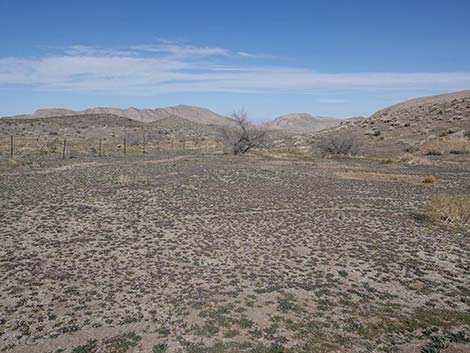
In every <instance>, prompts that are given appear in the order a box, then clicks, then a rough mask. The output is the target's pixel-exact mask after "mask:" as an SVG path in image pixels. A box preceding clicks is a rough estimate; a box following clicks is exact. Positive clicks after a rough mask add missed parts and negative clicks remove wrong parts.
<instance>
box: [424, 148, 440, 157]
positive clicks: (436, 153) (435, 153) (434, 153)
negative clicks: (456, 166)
mask: <svg viewBox="0 0 470 353" xmlns="http://www.w3.org/2000/svg"><path fill="white" fill-rule="evenodd" d="M426 155H428V156H442V151H439V150H438V149H432V150H429V151H427V152H426Z"/></svg>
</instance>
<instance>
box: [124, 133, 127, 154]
mask: <svg viewBox="0 0 470 353" xmlns="http://www.w3.org/2000/svg"><path fill="white" fill-rule="evenodd" d="M124 155H125V156H127V139H126V138H125V137H124Z"/></svg>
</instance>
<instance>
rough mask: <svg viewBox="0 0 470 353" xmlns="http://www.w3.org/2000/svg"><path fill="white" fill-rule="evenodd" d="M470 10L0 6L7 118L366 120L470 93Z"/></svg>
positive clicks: (423, 5) (305, 4)
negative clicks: (112, 110) (164, 110)
mask: <svg viewBox="0 0 470 353" xmlns="http://www.w3.org/2000/svg"><path fill="white" fill-rule="evenodd" d="M469 13H470V1H466V0H461V1H456V0H454V1H453V0H447V1H442V0H440V1H434V0H427V1H424V0H423V1H417V0H415V1H413V0H408V1H399V0H395V1H378V0H375V1H366V0H362V1H361V0H356V1H340V0H336V1H335V0H330V1H313V0H311V1H295V0H291V1H287V0H286V1H274V0H271V1H255V0H252V1H240V0H238V1H220V0H219V1H205V0H199V1H194V0H193V1H177V0H174V1H137V0H136V1H119V0H114V1H87V0H81V1H73V0H70V1H47V0H43V1H23V0H0V23H1V30H0V116H2V115H12V114H19V113H30V112H32V111H34V110H35V109H37V108H43V107H65V108H70V109H84V108H88V107H93V106H116V107H123V108H125V107H129V106H135V107H138V108H155V107H160V106H168V105H175V104H190V105H199V106H205V107H207V108H209V109H212V110H214V111H216V112H219V113H221V114H229V113H230V112H231V111H233V110H235V109H238V108H240V107H244V108H245V109H247V110H248V112H249V113H250V114H251V116H252V117H253V118H254V119H255V120H258V121H261V120H266V119H269V118H272V117H275V116H277V115H280V114H285V113H289V112H309V113H312V114H316V115H330V116H338V117H349V116H356V115H369V114H371V113H373V112H374V111H375V110H377V109H380V108H382V107H384V106H387V105H390V104H393V103H395V102H398V101H401V100H404V99H408V98H413V97H417V96H423V95H430V94H438V93H444V92H451V91H457V90H462V89H470V39H469V33H470V21H469V20H468V14H469Z"/></svg>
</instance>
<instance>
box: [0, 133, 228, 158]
mask: <svg viewBox="0 0 470 353" xmlns="http://www.w3.org/2000/svg"><path fill="white" fill-rule="evenodd" d="M223 148H224V145H223V143H222V142H221V141H216V140H208V139H198V140H196V139H188V140H182V139H177V140H175V139H160V140H158V141H146V140H145V139H142V140H141V141H136V140H128V139H116V138H99V137H95V138H89V137H87V138H83V139H79V138H76V137H74V138H69V137H62V136H47V137H46V136H38V137H30V136H3V137H0V157H1V158H2V159H5V158H8V157H14V158H21V157H28V156H57V157H58V158H67V157H85V156H102V157H105V156H119V155H121V156H122V155H133V154H151V153H157V152H159V151H168V152H186V151H187V152H204V153H206V152H219V151H222V150H223Z"/></svg>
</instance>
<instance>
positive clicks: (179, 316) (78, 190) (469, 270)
mask: <svg viewBox="0 0 470 353" xmlns="http://www.w3.org/2000/svg"><path fill="white" fill-rule="evenodd" d="M430 175H432V176H434V177H435V178H436V182H435V183H431V184H424V183H423V182H422V180H423V179H424V178H425V177H426V176H430ZM468 185H470V165H467V166H466V167H465V166H463V167H460V168H457V167H455V168H449V167H439V166H422V167H417V166H415V167H410V166H404V165H401V164H396V163H390V164H385V163H380V162H379V161H370V160H294V159H291V160H289V159H285V160H283V159H270V158H266V157H232V156H223V155H218V156H216V155H213V156H211V155H205V156H204V155H170V154H169V155H159V156H153V157H151V156H140V157H133V158H126V159H125V158H121V159H118V158H102V159H98V158H95V159H89V160H66V161H46V160H44V161H36V162H33V163H28V164H21V163H19V164H17V165H13V164H11V163H7V162H4V163H3V164H2V165H0V195H1V198H0V239H1V244H2V246H1V248H0V269H1V272H0V275H1V280H0V350H1V351H6V352H74V353H86V352H106V353H108V352H154V353H155V352H156V353H159V352H160V353H161V352H258V353H262V352H312V353H318V352H419V351H420V350H421V351H423V352H438V351H439V350H440V349H442V348H444V347H448V348H447V349H446V350H445V352H454V353H456V352H468V351H469V345H470V311H469V310H470V309H469V305H470V290H469V278H470V264H469V258H470V234H469V233H470V232H469V229H468V228H450V227H446V226H442V225H437V224H433V223H431V222H429V221H428V220H426V219H425V218H424V217H423V216H422V212H423V211H424V209H425V204H426V202H427V200H428V199H429V198H430V197H431V195H434V194H436V193H439V192H448V193H452V194H463V193H467V194H468V193H469V192H470V190H469V187H468Z"/></svg>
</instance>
